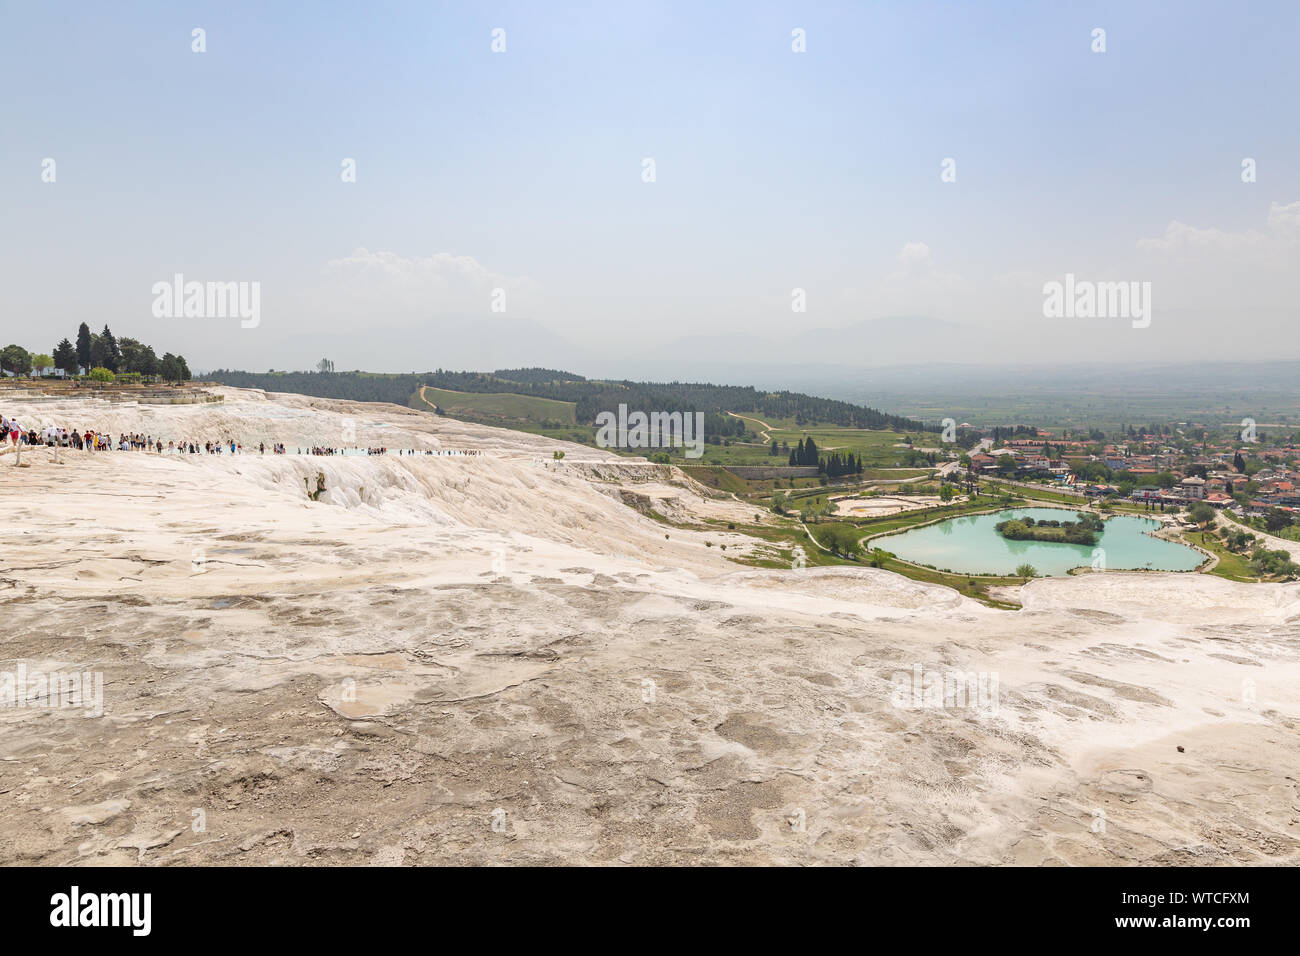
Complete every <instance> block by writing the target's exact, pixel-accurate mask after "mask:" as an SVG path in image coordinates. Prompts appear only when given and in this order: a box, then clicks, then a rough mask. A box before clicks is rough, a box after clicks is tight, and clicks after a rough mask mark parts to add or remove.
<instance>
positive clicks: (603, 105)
mask: <svg viewBox="0 0 1300 956" xmlns="http://www.w3.org/2000/svg"><path fill="white" fill-rule="evenodd" d="M66 13H67V11H66V10H64V9H62V8H61V7H59V6H58V5H48V6H42V7H31V6H21V7H19V6H11V7H9V8H8V9H7V11H6V30H5V31H4V33H3V35H0V61H2V62H4V64H5V67H4V69H5V70H6V71H7V73H8V75H9V77H10V79H11V81H12V82H11V84H10V85H11V87H16V86H18V85H19V83H20V80H21V82H22V83H27V84H31V87H32V88H31V91H30V94H29V95H24V96H23V97H21V98H16V100H15V102H14V104H13V105H12V107H11V109H10V110H9V111H8V113H7V118H6V119H7V122H6V132H5V140H6V147H7V148H6V149H5V150H4V152H3V156H0V178H3V180H4V182H5V187H6V188H5V189H4V192H3V202H4V207H5V213H6V215H5V220H6V223H7V225H8V226H9V228H8V230H7V235H6V240H5V242H6V245H7V248H6V250H5V252H6V255H4V257H3V259H4V262H5V264H6V267H5V276H4V279H5V281H4V282H2V283H0V316H2V317H0V344H5V343H9V342H15V343H17V344H19V345H23V346H24V347H26V348H28V349H30V350H32V351H50V350H52V348H53V346H54V344H55V343H56V342H57V341H58V339H59V338H62V337H64V336H67V337H69V338H72V337H73V336H74V334H75V331H76V327H77V324H78V323H79V322H81V321H86V322H87V323H88V324H89V325H90V326H91V328H92V329H93V330H95V331H98V330H99V329H100V328H102V327H103V325H105V324H108V325H110V326H111V327H112V328H113V330H114V332H115V333H116V334H117V335H119V336H122V335H129V336H131V337H134V338H138V339H141V340H143V341H145V342H147V343H149V344H151V345H153V346H155V347H156V348H157V350H158V351H159V353H160V354H161V352H162V351H164V350H166V351H173V352H178V353H182V354H184V355H185V356H186V357H187V358H188V360H189V362H190V365H191V366H192V367H193V368H196V369H197V368H206V369H212V368H218V367H232V368H246V369H250V370H265V369H267V368H310V367H311V366H312V365H314V363H315V362H316V361H317V360H318V359H320V358H322V357H326V358H330V359H332V360H333V361H334V362H335V364H336V366H337V367H338V368H340V369H342V368H345V367H346V368H364V369H368V370H371V371H411V370H422V369H426V368H435V367H444V368H485V369H486V368H497V367H510V366H518V365H540V366H557V367H560V368H571V369H573V370H575V371H581V372H582V373H583V374H591V375H595V376H601V375H608V376H615V375H618V376H627V377H631V376H632V375H633V374H637V375H641V376H643V377H666V378H673V377H681V376H680V375H679V374H676V373H675V372H674V370H675V369H681V370H683V371H684V370H688V369H690V368H692V367H700V365H701V363H709V362H723V363H728V364H732V365H736V366H744V365H746V364H752V365H769V364H778V365H779V364H781V363H782V362H794V363H800V364H802V363H813V362H827V363H831V364H835V365H840V366H846V367H861V368H879V367H887V366H897V365H910V364H920V363H930V362H933V363H954V362H956V363H961V364H975V365H980V364H985V365H1005V364H1014V363H1021V362H1036V361H1037V362H1053V363H1064V364H1068V363H1069V362H1071V361H1074V360H1077V359H1080V358H1081V357H1083V356H1087V357H1088V358H1092V359H1097V358H1105V359H1106V360H1107V361H1110V362H1125V363H1127V362H1152V361H1157V362H1192V361H1202V360H1209V359H1216V360H1218V359H1228V360H1233V361H1241V360H1257V359H1279V358H1284V359H1288V358H1289V359H1294V358H1300V336H1297V335H1296V334H1295V331H1294V330H1295V327H1296V323H1297V320H1298V319H1300V307H1297V305H1296V302H1297V301H1298V299H1300V269H1298V268H1297V265H1300V148H1298V147H1300V131H1297V129H1296V127H1295V124H1294V123H1292V122H1288V121H1286V118H1288V117H1290V116H1291V115H1293V113H1294V109H1293V108H1291V99H1292V98H1293V96H1294V91H1295V90H1296V89H1298V88H1300V62H1298V61H1297V59H1296V57H1295V56H1294V55H1293V51H1294V49H1295V48H1296V46H1297V41H1298V40H1300V26H1298V24H1300V18H1297V17H1296V16H1295V12H1294V10H1293V9H1292V8H1291V7H1289V6H1288V5H1287V4H1285V3H1280V2H1278V3H1261V4H1254V5H1251V6H1250V7H1249V8H1247V9H1245V10H1242V9H1239V8H1237V7H1235V6H1232V5H1228V4H1219V3H1189V4H1184V5H1180V6H1179V7H1177V8H1174V9H1169V8H1166V7H1163V6H1162V5H1159V4H1147V3H1139V4H1105V3H1103V4H1093V5H1088V6H1080V7H1071V8H1069V9H1056V8H1037V9H1036V8H1020V7H1017V8H1000V9H992V10H990V9H967V8H960V7H949V6H940V5H932V4H907V5H903V4H895V5H886V6H884V7H881V8H877V9H873V10H870V11H859V10H846V9H839V8H836V7H832V6H828V5H814V6H812V7H808V8H802V7H799V8H784V7H782V6H779V5H777V6H767V7H763V8H760V9H754V8H751V7H749V6H748V5H744V4H722V5H719V6H716V7H713V8H710V9H699V8H697V7H695V6H693V5H688V4H681V3H665V4H659V5H652V6H649V7H646V6H636V7H623V8H618V9H600V8H597V9H589V8H586V7H582V6H579V5H568V4H564V5H557V6H553V7H550V8H548V9H545V10H543V9H535V8H533V7H531V6H530V5H527V4H510V3H507V4H496V5H492V6H489V7H485V8H482V9H433V8H430V7H428V6H427V5H422V4H414V3H399V4H395V5H393V6H391V7H387V8H385V16H384V17H382V18H371V17H369V16H367V15H365V14H360V15H359V14H357V13H356V12H354V11H352V10H350V9H343V8H325V7H316V6H304V5H297V4H280V5H275V6H273V7H270V8H264V7H263V6H261V5H254V4H248V3H232V4H221V5H218V4H197V5H194V6H191V7H187V8H185V9H184V10H177V9H173V8H171V7H169V6H167V5H165V4H155V3H137V4H128V5H124V6H122V7H118V8H114V9H112V10H107V9H105V10H91V11H81V10H78V11H77V16H75V17H69V16H67V15H66ZM1098 29H1101V30H1104V31H1105V35H1104V41H1105V49H1104V52H1099V51H1095V48H1096V47H1097V46H1098V38H1097V36H1096V34H1095V31H1096V30H1098ZM195 30H201V31H203V32H202V34H201V35H199V34H195V32H194V31H195ZM498 31H504V32H498ZM199 46H201V47H202V51H201V52H199V51H196V48H197V47H199ZM494 47H495V48H496V49H495V50H494ZM800 47H802V49H799V48H800ZM1207 67H1212V68H1207ZM647 160H651V161H653V181H647V180H648V179H649V178H650V177H649V176H648V170H649V169H650V168H651V167H650V166H649V165H647V162H646V161H647ZM50 161H52V163H51V162H50ZM1248 161H1249V164H1250V171H1251V174H1252V175H1250V176H1247V175H1246V174H1245V172H1244V166H1243V164H1244V163H1247V162H1248ZM353 174H354V175H353ZM353 180H354V181H353ZM946 180H950V181H946ZM1245 180H1251V181H1245ZM177 275H180V276H183V277H184V280H185V281H190V282H201V283H242V284H244V285H251V284H253V283H256V284H257V285H258V290H259V295H260V309H259V314H258V316H257V321H256V322H254V323H249V325H250V326H251V327H244V323H241V321H240V320H239V319H238V318H234V317H227V316H221V315H206V316H191V317H188V318H186V317H170V316H169V315H163V316H159V315H157V314H155V312H156V308H155V307H156V293H155V292H154V289H155V286H156V285H157V284H158V283H171V282H172V281H173V278H174V277H175V276H177ZM1067 276H1073V277H1077V279H1078V280H1079V281H1080V282H1091V283H1110V282H1123V283H1135V285H1134V286H1133V288H1134V290H1135V295H1136V292H1137V290H1138V289H1139V288H1141V287H1143V286H1144V285H1146V284H1149V293H1148V294H1149V299H1148V300H1147V302H1146V305H1147V306H1148V307H1149V308H1148V309H1147V314H1146V315H1145V316H1143V315H1137V316H1134V317H1133V318H1132V320H1130V318H1129V317H1128V316H1127V315H1121V316H1119V317H1115V316H1110V317H1096V318H1092V317H1088V318H1047V317H1045V291H1044V286H1045V283H1050V282H1066V281H1069V282H1071V283H1072V282H1073V281H1074V280H1073V279H1069V280H1067ZM801 305H802V307H803V311H798V310H797V309H798V308H799V306H801ZM178 308H179V307H178ZM164 311H165V310H164Z"/></svg>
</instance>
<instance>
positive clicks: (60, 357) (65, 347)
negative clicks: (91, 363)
mask: <svg viewBox="0 0 1300 956" xmlns="http://www.w3.org/2000/svg"><path fill="white" fill-rule="evenodd" d="M80 364H81V363H80V362H79V361H78V360H77V349H76V347H75V346H73V344H72V343H71V342H69V341H68V340H67V339H62V340H61V341H60V342H59V344H58V345H56V346H54V367H55V368H61V369H63V371H64V372H66V373H67V374H68V375H76V374H77V366H78V365H80Z"/></svg>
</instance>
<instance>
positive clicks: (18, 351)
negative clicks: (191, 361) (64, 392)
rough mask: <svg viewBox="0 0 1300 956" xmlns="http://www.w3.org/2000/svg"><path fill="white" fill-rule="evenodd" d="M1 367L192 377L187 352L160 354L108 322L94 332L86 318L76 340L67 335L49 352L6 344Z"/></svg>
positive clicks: (20, 370) (168, 378)
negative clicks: (119, 333)
mask: <svg viewBox="0 0 1300 956" xmlns="http://www.w3.org/2000/svg"><path fill="white" fill-rule="evenodd" d="M0 368H3V369H4V370H5V371H6V372H12V373H13V374H15V375H26V374H28V373H30V372H31V371H32V370H33V369H46V368H55V369H60V370H61V371H63V372H64V374H66V375H69V376H75V375H77V374H79V373H80V372H81V370H82V369H84V370H85V373H86V375H87V376H88V377H90V378H92V379H95V380H98V381H112V380H113V379H114V378H115V377H116V376H118V375H130V376H132V377H135V376H139V377H141V378H145V377H148V378H152V377H154V376H158V377H160V378H162V379H163V380H164V381H168V382H184V381H188V380H189V379H190V378H191V375H190V367H189V365H188V364H187V363H186V361H185V356H183V355H173V354H172V353H171V352H165V353H163V356H162V358H159V357H158V355H157V353H155V352H154V350H153V347H152V346H149V345H145V344H144V343H143V342H140V341H138V340H136V339H132V338H125V337H123V338H121V339H119V338H118V337H117V336H115V335H114V334H113V332H112V330H111V329H110V328H109V327H108V326H107V325H105V326H104V329H103V331H102V332H100V333H98V334H95V333H93V332H91V331H90V326H88V325H87V324H86V323H85V322H82V323H81V326H80V328H78V329H77V340H76V343H75V344H74V343H73V342H72V341H70V340H69V339H67V338H63V339H60V340H59V343H58V344H57V345H55V346H54V352H53V354H50V355H46V354H44V353H36V354H32V353H30V352H28V351H27V350H26V349H25V348H23V347H22V346H20V345H7V346H5V347H4V349H3V350H0ZM101 370H102V371H101ZM104 372H107V373H109V374H107V375H105V374H103V373H104ZM91 373H98V374H91Z"/></svg>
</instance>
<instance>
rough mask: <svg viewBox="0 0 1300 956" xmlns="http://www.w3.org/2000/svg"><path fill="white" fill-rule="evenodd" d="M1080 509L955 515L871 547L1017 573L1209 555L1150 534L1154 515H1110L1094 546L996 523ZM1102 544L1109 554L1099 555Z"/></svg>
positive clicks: (1166, 567)
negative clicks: (1024, 536)
mask: <svg viewBox="0 0 1300 956" xmlns="http://www.w3.org/2000/svg"><path fill="white" fill-rule="evenodd" d="M1075 514H1076V512H1074V511H1070V510H1069V509H1062V508H1011V509H1008V510H1006V511H999V512H997V513H996V514H987V515H970V516H968V517H961V518H949V519H948V520H947V521H943V522H940V523H939V524H932V525H927V526H926V527H924V528H913V529H912V530H910V531H902V532H899V533H897V534H891V535H886V536H884V537H880V538H875V539H873V540H872V541H871V542H870V547H872V548H884V549H885V550H886V551H892V552H893V553H894V554H896V555H898V556H899V557H900V558H902V559H903V560H904V561H911V562H913V563H914V564H928V565H932V566H933V567H936V568H941V569H942V568H947V569H949V570H951V571H957V572H959V573H962V574H1014V573H1015V570H1016V568H1017V567H1019V566H1020V565H1022V564H1032V565H1033V566H1034V569H1035V570H1036V571H1037V572H1038V573H1039V575H1041V576H1045V577H1060V576H1062V575H1064V574H1066V573H1067V572H1068V571H1069V570H1070V569H1071V568H1078V567H1084V568H1087V567H1091V566H1092V565H1093V562H1094V560H1100V559H1102V558H1104V565H1102V566H1104V567H1105V568H1106V569H1109V570H1112V571H1131V570H1135V569H1141V568H1147V569H1150V570H1153V571H1193V570H1195V569H1196V568H1197V567H1198V566H1199V565H1200V564H1201V562H1202V561H1204V560H1205V556H1204V555H1202V554H1201V553H1200V552H1199V551H1196V550H1193V549H1192V548H1188V547H1186V546H1184V545H1181V544H1175V543H1174V542H1172V541H1163V540H1161V539H1160V538H1153V537H1151V535H1149V534H1146V533H1145V532H1148V531H1153V530H1155V529H1156V528H1158V527H1160V522H1158V521H1153V520H1151V519H1149V518H1137V517H1131V516H1128V515H1124V516H1121V517H1114V518H1107V519H1106V530H1105V531H1103V532H1102V533H1101V534H1099V535H1098V536H1097V543H1096V545H1093V546H1089V545H1082V544H1056V543H1048V542H1043V541H1008V540H1007V539H1006V538H1003V537H1002V536H1001V535H1000V534H998V533H997V530H996V529H995V528H994V525H996V524H997V523H998V522H999V521H1006V520H1007V519H1008V518H1023V517H1030V518H1033V519H1034V520H1035V521H1039V520H1043V519H1047V520H1056V521H1074V520H1076V519H1075ZM1098 549H1100V550H1101V551H1102V552H1104V554H1103V555H1099V556H1097V557H1096V558H1095V557H1094V551H1096V550H1098Z"/></svg>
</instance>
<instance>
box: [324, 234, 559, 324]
mask: <svg viewBox="0 0 1300 956" xmlns="http://www.w3.org/2000/svg"><path fill="white" fill-rule="evenodd" d="M497 289H503V290H505V303H506V312H507V313H521V312H524V311H526V310H527V309H529V308H530V307H532V306H534V305H535V303H534V302H533V301H532V300H533V299H534V298H535V295H536V291H537V284H536V283H535V282H533V281H532V280H531V279H529V278H528V277H526V276H511V275H507V274H505V273H501V272H494V271H492V270H491V269H489V268H487V267H486V266H484V265H483V264H482V263H481V262H479V261H478V260H477V259H475V258H474V257H473V256H458V255H454V254H452V253H450V252H436V253H434V254H433V255H430V256H427V257H424V258H409V257H406V256H403V255H400V254H398V253H396V252H391V251H386V250H370V249H367V248H365V247H360V248H357V249H354V250H353V251H352V252H351V253H350V254H348V255H347V256H344V257H342V258H339V259H331V260H330V261H329V262H328V263H327V264H326V267H325V269H324V280H323V282H322V283H321V287H320V290H319V291H320V293H321V296H322V299H323V300H325V301H323V302H322V307H324V308H326V309H327V311H330V312H335V313H347V312H353V313H355V312H356V311H357V310H359V309H360V310H364V311H365V313H366V314H370V315H373V314H377V313H380V312H382V313H383V314H385V315H386V316H388V317H390V318H395V319H401V318H402V317H403V316H406V317H408V318H416V319H418V318H427V317H428V316H431V315H434V316H436V315H440V314H451V313H478V312H482V313H487V312H489V311H490V309H491V303H492V301H493V294H494V290H497Z"/></svg>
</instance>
